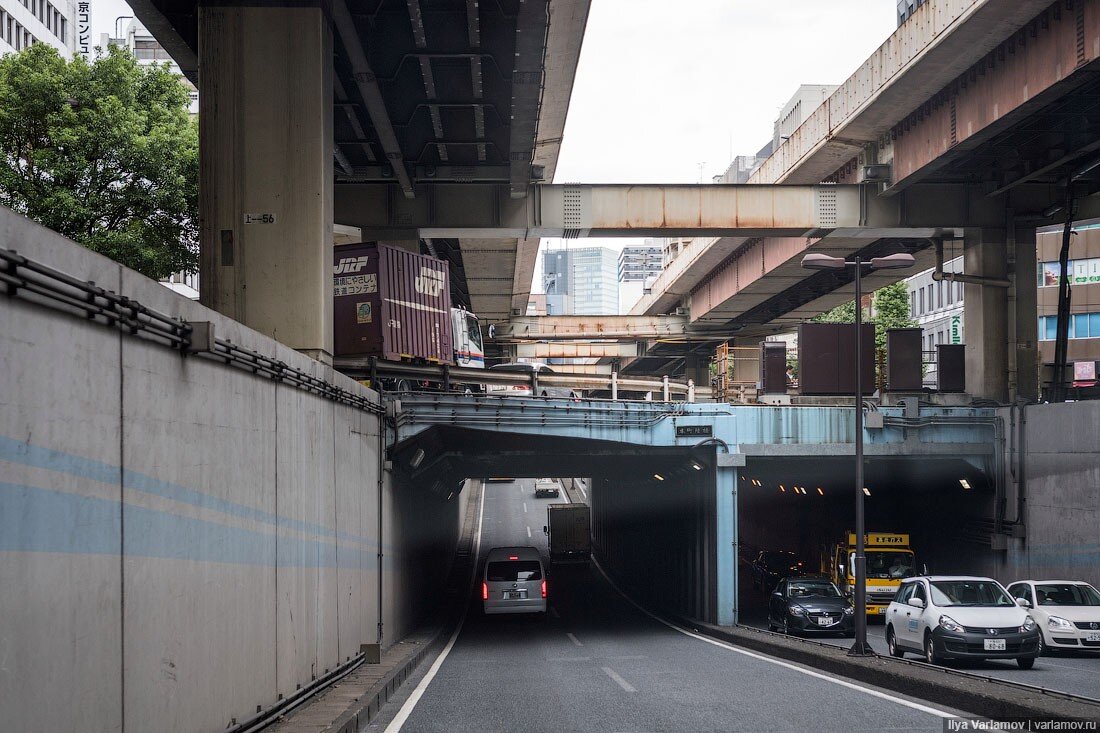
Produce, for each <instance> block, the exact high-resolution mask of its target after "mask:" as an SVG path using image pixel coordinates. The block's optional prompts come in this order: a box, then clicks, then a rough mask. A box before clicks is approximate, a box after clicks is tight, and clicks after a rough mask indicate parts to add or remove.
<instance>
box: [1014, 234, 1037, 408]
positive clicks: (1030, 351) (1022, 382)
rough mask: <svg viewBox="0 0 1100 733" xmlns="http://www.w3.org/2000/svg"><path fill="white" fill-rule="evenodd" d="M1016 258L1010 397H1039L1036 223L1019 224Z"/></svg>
mask: <svg viewBox="0 0 1100 733" xmlns="http://www.w3.org/2000/svg"><path fill="white" fill-rule="evenodd" d="M1014 233H1015V246H1014V248H1013V249H1014V250H1015V255H1016V256H1015V260H1014V262H1012V263H1010V270H1009V278H1010V279H1012V280H1013V281H1014V283H1015V287H1014V288H1013V289H1012V290H1011V291H1010V292H1009V297H1010V302H1009V307H1010V309H1011V310H1010V321H1015V323H1014V324H1013V323H1011V322H1010V324H1009V325H1010V327H1012V326H1014V327H1013V328H1011V330H1010V334H1011V333H1014V334H1015V337H1014V338H1012V339H1011V342H1010V348H1012V347H1015V355H1016V356H1015V364H1012V359H1011V356H1010V359H1009V384H1008V388H1009V390H1008V391H1009V394H1008V398H1009V400H1011V401H1013V402H1015V401H1016V400H1017V399H1021V400H1027V401H1029V402H1038V401H1039V307H1038V302H1037V299H1038V290H1037V289H1036V287H1035V283H1036V277H1037V272H1036V269H1037V263H1036V257H1035V253H1036V250H1035V246H1036V245H1035V227H1034V226H1030V227H1016V228H1015V232H1014Z"/></svg>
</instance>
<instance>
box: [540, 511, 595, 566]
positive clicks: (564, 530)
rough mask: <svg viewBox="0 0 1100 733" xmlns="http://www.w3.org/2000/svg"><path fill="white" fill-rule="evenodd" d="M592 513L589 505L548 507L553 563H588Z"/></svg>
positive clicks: (549, 544) (548, 533)
mask: <svg viewBox="0 0 1100 733" xmlns="http://www.w3.org/2000/svg"><path fill="white" fill-rule="evenodd" d="M590 524H591V512H590V510H589V508H588V505H587V504H551V505H550V506H548V507H546V526H545V527H543V528H542V531H543V532H545V533H546V544H547V549H548V550H549V553H550V561H551V562H568V561H578V562H588V556H589V553H590V552H591V549H592V540H591V537H590V535H589V525H590Z"/></svg>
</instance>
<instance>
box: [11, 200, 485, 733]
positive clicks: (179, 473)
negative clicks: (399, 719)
mask: <svg viewBox="0 0 1100 733" xmlns="http://www.w3.org/2000/svg"><path fill="white" fill-rule="evenodd" d="M0 247H3V248H5V249H8V250H15V251H17V252H18V253H19V254H21V255H23V256H25V257H28V258H30V259H32V260H35V261H37V262H40V263H42V264H45V265H48V266H49V267H52V268H55V269H57V270H61V271H63V272H65V273H67V274H69V275H71V276H72V277H74V278H76V279H78V280H81V281H89V280H90V281H95V282H96V283H97V284H98V285H99V286H100V287H103V288H106V289H108V290H111V291H114V292H115V293H118V294H121V295H124V296H126V297H128V298H130V299H132V300H133V301H137V302H139V303H141V304H143V305H144V306H147V307H149V308H152V309H154V310H156V311H159V312H161V313H164V314H168V315H170V316H172V317H174V318H180V319H183V320H185V321H196V322H203V321H205V322H210V323H213V324H214V328H215V333H216V335H217V336H218V337H219V338H221V339H228V340H229V341H232V342H233V344H236V345H238V346H240V347H242V348H246V349H250V350H251V351H253V352H256V353H258V354H261V355H264V356H265V357H269V358H272V359H277V360H279V361H281V362H283V363H284V364H285V365H287V366H288V367H289V368H293V369H296V370H299V371H300V372H302V373H304V374H306V375H310V376H312V377H314V378H316V379H318V380H320V381H322V382H324V383H327V384H330V385H336V386H338V387H340V388H342V389H343V390H344V391H345V392H346V393H348V394H351V395H356V396H358V398H361V399H362V400H364V401H365V402H364V404H367V403H374V404H377V402H378V398H377V395H376V394H374V393H373V392H371V391H370V390H367V389H366V388H364V387H362V386H361V385H359V384H357V383H355V382H353V381H352V380H350V379H347V378H345V377H343V376H341V375H340V374H338V373H335V372H334V371H333V370H332V369H331V367H328V366H326V365H324V364H322V363H320V362H317V361H314V360H312V359H309V358H308V357H306V356H303V355H302V354H299V353H297V352H295V351H293V350H291V349H289V348H287V347H285V346H283V345H281V344H279V343H277V342H275V341H273V340H271V339H269V338H266V337H264V336H262V335H260V334H258V333H256V332H254V331H251V330H249V329H247V328H245V327H244V326H242V325H241V324H239V323H236V322H235V321H233V320H231V319H229V318H226V317H224V316H221V315H220V314H217V313H215V312H213V311H211V310H209V309H206V308H204V307H202V306H200V305H199V304H197V303H194V302H192V301H190V300H187V299H186V298H183V297H181V296H178V295H176V294H175V293H173V292H172V291H170V290H168V289H167V288H165V287H163V286H162V285H160V284H159V283H156V282H154V281H151V280H149V279H147V278H144V277H142V276H141V275H138V274H137V273H135V272H133V271H130V270H127V269H125V268H123V267H121V266H119V265H118V264H116V263H114V262H112V261H110V260H108V259H106V258H104V257H101V256H99V255H96V254H94V253H92V252H90V251H88V250H86V249H84V248H83V247H80V246H78V245H76V244H74V243H72V242H71V241H69V240H66V239H65V238H63V237H61V236H59V235H57V234H56V233H54V232H51V231H49V230H47V229H44V228H42V227H40V226H38V225H36V224H34V223H32V222H30V221H28V220H26V219H24V218H22V217H20V216H17V215H15V214H13V213H12V212H10V211H9V210H7V209H2V208H0ZM23 295H24V293H22V292H17V293H16V296H15V297H7V298H5V299H4V300H2V301H0V588H3V589H4V592H3V593H2V594H0V660H3V664H0V710H3V711H4V713H3V717H4V727H5V728H6V729H10V730H70V729H71V730H86V731H100V730H104V731H106V730H117V729H120V728H122V727H125V728H126V729H128V730H159V731H222V730H225V729H226V728H227V727H228V726H231V725H232V724H233V722H234V721H243V720H246V719H248V718H250V717H252V716H254V715H255V714H256V713H257V712H259V711H262V710H264V709H266V708H268V707H270V706H273V705H275V704H276V703H277V702H278V701H279V700H280V699H282V698H284V697H287V696H290V695H292V694H293V693H294V692H295V690H296V689H298V688H299V687H305V686H307V685H308V684H309V683H310V682H311V681H312V680H314V679H317V678H318V677H321V676H323V675H324V674H326V672H327V671H329V670H332V669H335V668H336V667H338V666H339V665H341V664H343V663H344V662H346V661H347V660H349V659H351V658H353V657H354V656H355V655H357V654H358V653H359V650H360V645H361V644H363V643H372V642H375V641H376V640H377V638H378V634H379V623H380V622H381V623H382V624H383V625H382V627H381V628H382V631H383V636H382V643H383V646H388V645H389V644H392V643H393V642H395V641H397V640H398V639H400V638H401V636H402V635H404V634H405V633H408V631H410V630H411V628H412V627H413V626H414V624H416V622H417V621H418V620H419V618H420V616H421V615H422V612H423V610H424V606H425V603H426V599H430V598H431V594H430V593H428V592H427V589H428V588H430V587H431V583H432V582H433V581H434V580H435V579H437V578H439V577H442V576H443V575H444V574H445V573H446V572H447V569H448V568H449V565H450V561H451V559H452V557H453V554H454V546H455V542H456V540H457V537H458V531H459V525H460V523H461V517H462V516H463V510H464V503H465V496H464V494H465V492H463V493H462V494H460V495H459V497H457V498H456V499H455V500H452V501H450V502H442V501H438V500H435V499H432V498H430V497H428V496H426V495H423V494H421V493H418V492H415V491H408V490H402V489H401V488H400V487H395V486H393V485H392V482H391V480H390V478H389V476H388V475H383V476H382V477H381V480H380V476H379V472H380V470H381V468H382V464H381V461H380V448H381V447H382V443H381V440H382V439H381V438H380V435H379V431H380V429H381V427H382V426H381V420H380V418H379V415H378V414H376V413H375V412H373V411H371V410H369V409H362V408H361V407H355V406H352V405H349V404H342V403H340V402H337V401H334V400H332V399H327V398H326V397H324V396H322V395H319V394H317V393H315V392H311V391H307V390H304V389H301V388H298V387H295V386H293V385H291V384H288V383H286V382H280V381H277V380H274V379H269V378H265V377H264V376H261V375H257V374H254V373H252V372H250V371H246V370H243V369H240V368H236V367H233V366H229V365H227V364H226V363H222V362H219V361H218V360H217V359H211V358H199V357H196V356H183V355H181V353H180V352H179V351H178V350H174V349H172V348H169V347H167V346H165V345H163V344H160V343H156V342H154V341H152V340H149V339H147V338H143V336H142V335H140V334H139V335H136V336H135V335H131V334H130V333H127V332H125V331H123V330H120V329H119V328H116V327H113V326H110V325H105V324H104V323H103V322H102V319H99V320H94V319H88V318H82V317H77V316H74V315H73V314H72V313H71V312H65V311H64V310H59V309H58V308H56V307H53V306H51V305H49V304H47V303H44V302H42V301H41V300H40V299H38V302H36V298H35V297H34V296H30V297H27V298H24V297H22V296H23ZM380 529H381V532H380V531H379V530H380ZM380 556H381V558H382V575H381V582H380V580H379V557H380Z"/></svg>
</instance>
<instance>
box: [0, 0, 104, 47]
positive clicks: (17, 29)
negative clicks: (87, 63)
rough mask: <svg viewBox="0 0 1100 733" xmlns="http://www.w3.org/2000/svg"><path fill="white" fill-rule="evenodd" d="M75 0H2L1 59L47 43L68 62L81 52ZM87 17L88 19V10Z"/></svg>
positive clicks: (0, 14)
mask: <svg viewBox="0 0 1100 733" xmlns="http://www.w3.org/2000/svg"><path fill="white" fill-rule="evenodd" d="M79 5H87V3H77V2H75V0H0V55H3V54H7V53H12V52H13V51H22V50H23V49H24V48H26V47H28V46H30V45H31V44H32V43H47V44H49V45H51V46H53V47H54V48H56V49H57V50H58V51H60V52H61V55H62V56H65V57H66V58H68V57H69V56H72V55H73V54H74V53H76V51H77V37H78V36H77V30H78V28H79V26H78V15H77V13H78V6H79ZM83 13H84V16H83V17H85V18H86V17H87V9H86V8H85V9H84V11H83Z"/></svg>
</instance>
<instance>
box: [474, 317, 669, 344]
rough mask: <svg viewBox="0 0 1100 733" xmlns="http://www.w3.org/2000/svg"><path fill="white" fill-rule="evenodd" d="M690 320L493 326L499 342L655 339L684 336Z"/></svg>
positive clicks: (568, 320)
mask: <svg viewBox="0 0 1100 733" xmlns="http://www.w3.org/2000/svg"><path fill="white" fill-rule="evenodd" d="M688 329H689V324H688V319H687V316H526V317H520V318H513V319H512V320H510V321H504V322H503V323H495V324H493V326H492V332H491V333H492V335H491V338H493V339H495V340H496V341H498V342H507V341H518V340H540V341H551V340H553V341H569V340H578V339H590V340H591V339H655V338H662V337H674V336H684V335H686V334H687V333H688Z"/></svg>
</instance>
